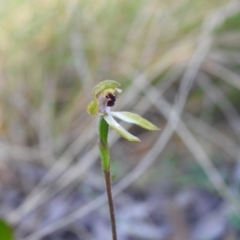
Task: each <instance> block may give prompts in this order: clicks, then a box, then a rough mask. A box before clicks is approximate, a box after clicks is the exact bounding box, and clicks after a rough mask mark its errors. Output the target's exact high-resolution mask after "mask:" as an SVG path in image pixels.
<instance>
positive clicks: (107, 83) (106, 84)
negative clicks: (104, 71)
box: [92, 80, 120, 98]
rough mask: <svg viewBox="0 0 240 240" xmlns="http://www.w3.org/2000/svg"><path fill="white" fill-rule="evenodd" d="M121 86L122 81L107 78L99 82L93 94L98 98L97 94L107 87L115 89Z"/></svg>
mask: <svg viewBox="0 0 240 240" xmlns="http://www.w3.org/2000/svg"><path fill="white" fill-rule="evenodd" d="M119 86H120V83H118V82H116V81H113V80H105V81H102V82H100V83H98V84H97V85H96V86H95V87H94V88H93V90H92V96H93V98H96V96H97V95H98V94H99V93H101V92H102V91H104V90H106V89H113V90H115V89H116V88H118V87H119Z"/></svg>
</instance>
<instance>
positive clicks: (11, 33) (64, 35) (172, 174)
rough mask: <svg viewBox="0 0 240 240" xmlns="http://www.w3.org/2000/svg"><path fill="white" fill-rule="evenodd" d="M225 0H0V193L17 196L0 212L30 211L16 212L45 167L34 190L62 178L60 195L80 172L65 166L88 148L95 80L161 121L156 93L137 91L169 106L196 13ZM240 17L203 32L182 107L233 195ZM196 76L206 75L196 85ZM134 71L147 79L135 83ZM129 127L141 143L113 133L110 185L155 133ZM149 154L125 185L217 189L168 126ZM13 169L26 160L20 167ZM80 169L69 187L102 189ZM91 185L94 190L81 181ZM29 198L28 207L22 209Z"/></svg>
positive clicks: (199, 26)
mask: <svg viewBox="0 0 240 240" xmlns="http://www.w3.org/2000/svg"><path fill="white" fill-rule="evenodd" d="M229 2H230V1H227V0H211V1H209V0H201V1H191V0H179V1H174V0H168V1H166V0H150V1H149V0H139V1H135V0H129V1H126V0H112V1H110V0H98V1H93V0H88V1H87V0H68V1H59V0H34V1H32V0H31V1H30V0H24V1H20V0H9V1H1V3H0V29H1V34H0V96H1V101H0V129H1V132H0V146H1V149H2V155H1V156H2V161H1V165H0V172H4V173H6V172H7V173H8V174H5V175H4V174H3V175H2V176H3V177H1V176H0V181H2V182H3V187H2V189H0V190H1V194H2V195H4V194H5V191H6V192H7V191H9V189H10V190H12V189H14V191H19V192H20V193H21V194H22V198H21V200H19V201H18V204H15V205H14V206H12V209H9V210H8V211H9V212H10V213H11V214H10V215H9V217H7V218H8V220H9V221H10V222H13V223H16V222H17V223H19V222H21V221H22V219H23V217H24V216H25V215H27V214H28V210H26V212H24V210H22V211H18V207H19V206H20V208H21V206H22V205H21V204H23V205H24V203H25V202H26V203H28V200H29V199H31V197H33V196H34V194H37V193H36V192H34V189H36V188H35V187H36V186H38V185H37V184H38V183H39V182H40V180H41V179H42V178H43V176H46V175H45V174H47V173H49V175H51V176H53V177H52V178H51V177H49V178H48V180H46V182H45V185H44V184H43V185H40V186H41V187H40V188H39V189H37V190H38V192H39V193H42V192H44V190H45V189H48V187H47V186H48V185H47V184H49V185H50V186H54V187H53V188H54V189H55V188H56V189H59V192H61V191H65V189H66V188H68V187H69V189H70V190H66V192H67V193H69V192H71V191H72V188H71V187H70V186H71V184H72V185H74V184H76V185H78V184H79V182H80V180H82V179H81V178H80V177H74V176H76V175H77V174H76V172H75V175H74V174H73V172H74V166H75V165H74V164H76V165H77V164H78V163H79V162H81V160H82V159H86V158H87V157H86V154H87V153H89V152H90V153H91V154H92V151H94V150H93V149H94V146H95V143H96V134H95V132H94V130H95V129H94V127H95V125H94V124H95V122H93V121H94V120H93V119H92V118H91V117H89V116H88V115H87V114H86V110H85V108H86V104H87V103H88V101H89V99H90V98H91V96H90V92H91V89H92V87H93V86H94V85H95V84H96V83H97V82H99V81H101V80H105V79H113V80H116V81H118V82H120V83H121V84H122V88H123V89H124V91H123V94H121V95H120V96H119V101H118V105H117V106H116V108H118V109H120V110H126V111H128V110H132V109H133V108H135V110H136V112H138V113H139V114H143V115H145V117H146V118H148V119H149V120H151V121H153V122H154V123H155V124H156V125H158V126H160V127H161V129H162V131H164V129H165V126H166V125H167V119H166V118H165V117H164V115H163V114H162V112H161V111H159V110H158V108H157V107H158V106H160V107H162V103H161V102H160V101H158V100H159V98H158V100H156V103H155V106H154V104H152V103H149V102H148V101H147V99H148V98H149V96H148V95H147V94H148V93H149V94H150V95H152V96H154V94H152V92H151V87H154V89H155V90H156V91H157V93H160V92H161V91H163V95H162V96H163V97H164V98H165V100H167V101H168V103H169V104H173V103H174V102H175V100H176V97H177V96H178V91H179V87H180V84H181V79H182V78H183V76H184V71H185V70H186V68H187V67H186V66H187V63H188V62H189V61H191V58H192V56H193V55H194V53H195V51H196V48H197V47H198V44H199V42H200V41H201V37H202V35H203V31H204V26H205V27H206V26H208V23H207V24H206V22H205V25H204V24H203V23H204V21H206V19H207V17H208V16H212V15H213V14H214V13H215V12H216V11H218V9H221V8H222V7H225V6H227V4H229ZM209 24H211V22H209ZM239 26H240V13H239V11H238V12H237V11H236V13H233V14H232V15H231V16H230V17H227V18H226V20H225V21H224V22H223V24H220V26H217V28H216V29H214V31H213V33H211V37H212V42H211V46H210V49H209V50H208V52H207V55H206V57H205V58H204V61H203V63H202V64H201V66H200V67H199V71H198V72H199V73H200V74H199V75H197V77H196V80H195V82H194V84H193V86H192V89H191V91H190V93H189V96H188V98H187V102H186V106H185V108H184V111H183V114H182V120H183V123H184V124H186V126H187V127H188V129H189V131H190V132H191V133H192V135H193V136H194V138H195V139H196V140H197V142H198V143H199V144H200V145H201V147H202V148H203V149H204V151H205V153H206V154H207V156H208V157H209V158H210V159H211V162H212V163H213V164H214V166H215V167H216V169H217V171H218V172H219V173H220V175H221V177H222V178H223V179H224V180H225V181H226V182H227V183H228V184H229V186H230V188H231V190H233V192H234V193H235V195H236V196H237V197H238V196H239V195H240V192H239V182H240V177H239V176H238V174H239V173H236V172H235V171H237V170H236V169H238V167H239V166H238V164H239V163H238V160H237V159H238V158H239V156H238V149H239V144H240V142H239V141H240V138H239V136H240V135H239V132H240V130H239V129H240V127H239V124H240V123H239V120H240V119H239V114H240V104H239V103H240V84H239V81H240V77H239V70H240V68H239V63H240V57H239V53H240V27H239ZM201 74H202V75H201ZM203 76H204V77H205V78H206V79H205V80H206V82H207V84H206V85H204V84H203V83H202V82H204V81H203V79H204V77H203ZM141 77H146V81H147V83H146V86H145V87H142V86H143V83H142V81H141V80H142V79H141ZM171 79H174V80H173V81H172V80H171ZM171 81H172V82H171ZM168 82H169V86H167V84H168ZM162 89H163V90H162ZM208 90H209V91H208ZM140 103H141V104H140ZM170 107H171V106H170ZM131 131H132V132H133V133H134V134H136V133H137V134H138V135H139V136H140V138H141V139H142V143H140V144H139V145H132V144H127V143H125V142H124V141H123V140H118V144H113V146H112V153H113V160H114V161H113V173H114V175H116V179H115V182H116V183H117V182H118V181H120V180H121V179H122V178H123V179H124V177H126V176H127V174H128V173H130V172H131V170H132V169H134V167H135V166H138V164H140V163H141V160H142V159H143V158H144V156H145V154H147V153H148V152H149V151H151V150H152V147H153V146H154V144H155V143H156V141H157V139H158V137H159V135H158V134H155V133H154V134H146V133H144V132H143V131H141V130H140V129H138V128H136V127H132V129H131ZM77 141H80V144H79V147H78V146H75V147H74V144H75V143H76V142H77ZM69 149H70V150H69ZM66 152H67V154H65V153H66ZM64 154H65V155H64ZM196 155H197V154H196ZM87 156H88V155H87ZM89 156H90V157H88V158H87V160H88V161H91V159H94V158H97V157H95V156H94V154H93V155H89ZM61 158H62V159H64V158H65V159H66V160H68V162H67V161H66V162H67V164H66V165H65V168H64V170H61V171H60V170H58V168H56V169H54V168H52V166H54V164H56V162H58V161H59V159H60V160H61ZM155 158H156V162H155V163H154V164H155V165H154V167H152V168H150V169H147V170H146V171H145V172H144V174H143V176H142V177H141V178H139V179H138V181H137V183H136V184H135V185H134V187H135V188H136V189H137V190H139V189H141V190H144V191H146V193H145V194H151V193H150V189H151V187H153V186H155V184H156V185H157V187H153V188H154V189H157V190H159V189H160V190H159V191H161V189H162V188H164V187H166V188H167V189H170V190H172V189H174V190H173V191H175V192H176V193H177V192H178V191H183V192H184V190H186V189H193V188H197V189H203V190H205V191H208V192H211V193H212V194H216V195H218V196H221V194H219V192H218V193H217V191H216V189H215V186H214V185H213V184H212V182H211V180H210V179H209V177H208V175H207V174H206V171H205V170H204V169H203V168H202V167H201V166H200V164H199V162H198V161H195V160H196V156H193V155H192V154H190V153H189V146H187V144H186V143H184V141H183V138H182V137H179V136H178V135H177V134H174V135H173V136H172V137H171V141H169V143H168V145H167V146H166V147H165V148H164V150H163V151H161V152H160V153H159V154H156V156H155ZM92 164H93V162H92ZM33 166H34V167H33ZM77 166H78V167H79V166H82V165H77ZM21 167H22V168H23V169H28V170H26V171H25V172H24V170H21V169H22V168H21ZM35 168H36V169H37V170H36V169H35ZM29 169H30V170H29ZM33 169H34V170H33ZM59 169H61V168H59ZM76 169H77V168H76ZM82 169H85V170H83V172H84V173H85V174H86V172H87V173H88V175H87V177H86V179H87V180H86V179H85V178H84V179H85V180H84V181H85V182H84V183H86V184H89V186H88V185H87V186H88V187H85V188H84V187H83V188H84V190H82V188H81V187H79V189H78V190H77V191H78V193H80V195H81V194H82V195H84V194H86V195H88V194H89V195H88V196H87V197H86V199H87V200H89V199H93V197H92V196H94V197H95V196H97V195H98V194H99V192H101V190H102V185H101V184H100V183H99V182H101V181H99V182H98V176H99V175H100V171H99V172H98V168H96V169H95V168H93V170H89V167H88V168H87V167H86V168H85V167H82V168H81V169H80V170H79V171H81V170H82ZM21 171H22V172H21ZM31 171H32V172H33V173H32V172H31ZM35 171H36V172H37V173H36V174H35ZM51 171H52V172H51ZM58 171H59V172H58ZM26 172H27V173H26ZM30 172H31V174H33V175H34V176H35V175H36V179H34V180H29V179H32V178H31V177H32V175H31V174H30ZM63 172H66V174H65V175H64V174H63ZM10 173H11V174H10ZM81 173H82V172H81ZM28 174H29V175H28ZM54 174H56V175H54ZM61 174H63V175H61ZM236 174H237V176H236ZM0 175H1V174H0ZM15 175H16V176H17V180H16V178H14V177H16V176H15ZM30 175H31V177H29V176H30ZM80 175H81V174H80ZM72 176H73V177H72ZM91 176H94V178H96V179H97V180H96V181H95V180H93V179H92V178H91ZM1 178H2V179H1ZM19 179H20V180H19ZM49 179H50V180H49ZM57 179H58V180H57ZM69 179H70V180H69ZM26 182H27V183H29V182H30V183H31V184H30V185H27V184H26ZM40 184H41V182H40ZM51 184H52V185H51ZM159 185H161V187H159V188H158V186H159ZM91 187H92V188H93V189H94V190H86V188H89V189H90V188H91ZM96 189H97V190H96ZM136 189H135V190H134V189H130V191H132V192H134V191H137V190H136ZM48 190H49V189H48ZM170 190H169V191H170ZM32 191H33V195H31V192H32ZM41 191H42V192H41ZM81 191H83V193H82V192H81ZM91 191H92V192H91ZM94 191H95V192H94ZM50 192H51V191H50ZM223 192H224V191H223ZM57 194H59V193H56V196H59V195H60V194H59V195H57ZM43 195H44V194H43ZM223 195H224V194H223ZM29 196H30V197H29ZM28 197H29V199H27V198H28ZM50 198H51V197H49V198H47V197H46V198H45V196H44V197H42V198H41V197H40V200H41V201H42V202H41V203H39V205H41V204H43V203H47V204H48V203H49V202H50V200H49V199H50ZM52 198H53V197H52ZM221 198H223V200H224V201H226V202H229V199H226V198H225V199H224V197H223V196H221ZM86 199H84V200H86ZM1 201H2V202H4V201H3V200H1ZM39 205H38V204H37V203H36V206H35V205H34V204H33V205H31V207H32V209H30V210H29V212H31V211H34V210H35V209H37V208H38V207H39ZM78 205H81V204H79V203H78ZM2 208H4V204H2ZM23 209H25V208H23ZM0 210H1V209H0ZM15 210H16V212H15ZM6 211H7V210H2V212H3V214H2V215H4V216H8V214H7V213H6ZM71 211H73V210H72V209H71V210H69V211H68V212H67V213H69V212H71ZM46 215H47V214H46ZM236 215H237V214H236ZM12 219H14V220H12ZM16 219H17V220H16ZM55 220H56V219H55ZM39 221H40V220H39ZM42 221H43V220H42ZM38 223H39V226H40V225H41V224H42V222H41V221H40V222H38ZM228 223H229V225H230V226H231V227H232V228H233V229H234V231H236V232H237V231H240V228H239V224H238V223H239V220H238V216H235V215H231V214H229V219H228ZM45 224H46V223H45ZM39 226H37V227H36V226H35V228H34V227H32V228H31V227H29V229H28V228H27V230H26V228H24V225H23V227H22V228H21V227H19V230H18V234H20V235H21V234H22V235H21V236H23V235H24V236H25V235H27V234H29V233H32V232H34V231H36V230H37V229H38V227H39ZM41 226H44V224H42V225H41ZM25 227H26V226H25ZM22 229H24V230H22ZM22 232H24V233H22ZM226 239H227V238H226ZM236 239H237V238H236ZM186 240H187V239H186Z"/></svg>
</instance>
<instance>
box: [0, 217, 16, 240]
mask: <svg viewBox="0 0 240 240" xmlns="http://www.w3.org/2000/svg"><path fill="white" fill-rule="evenodd" d="M0 239H1V240H14V233H13V230H12V228H11V227H10V226H9V225H8V223H7V222H6V221H5V220H4V219H0Z"/></svg>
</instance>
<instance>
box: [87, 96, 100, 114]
mask: <svg viewBox="0 0 240 240" xmlns="http://www.w3.org/2000/svg"><path fill="white" fill-rule="evenodd" d="M87 112H88V113H89V114H90V115H97V114H98V103H97V101H96V100H93V101H91V102H90V103H89V104H88V105H87Z"/></svg>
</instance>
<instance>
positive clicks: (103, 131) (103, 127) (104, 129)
mask: <svg viewBox="0 0 240 240" xmlns="http://www.w3.org/2000/svg"><path fill="white" fill-rule="evenodd" d="M98 135H99V142H98V147H99V151H100V155H101V164H102V169H103V172H104V177H105V183H106V190H107V197H108V206H109V212H110V220H111V226H112V239H113V240H117V230H116V221H115V214H114V205H113V198H112V188H111V173H110V154H109V147H108V141H107V138H108V124H107V122H106V121H105V120H104V118H103V117H101V118H100V119H99V123H98Z"/></svg>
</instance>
